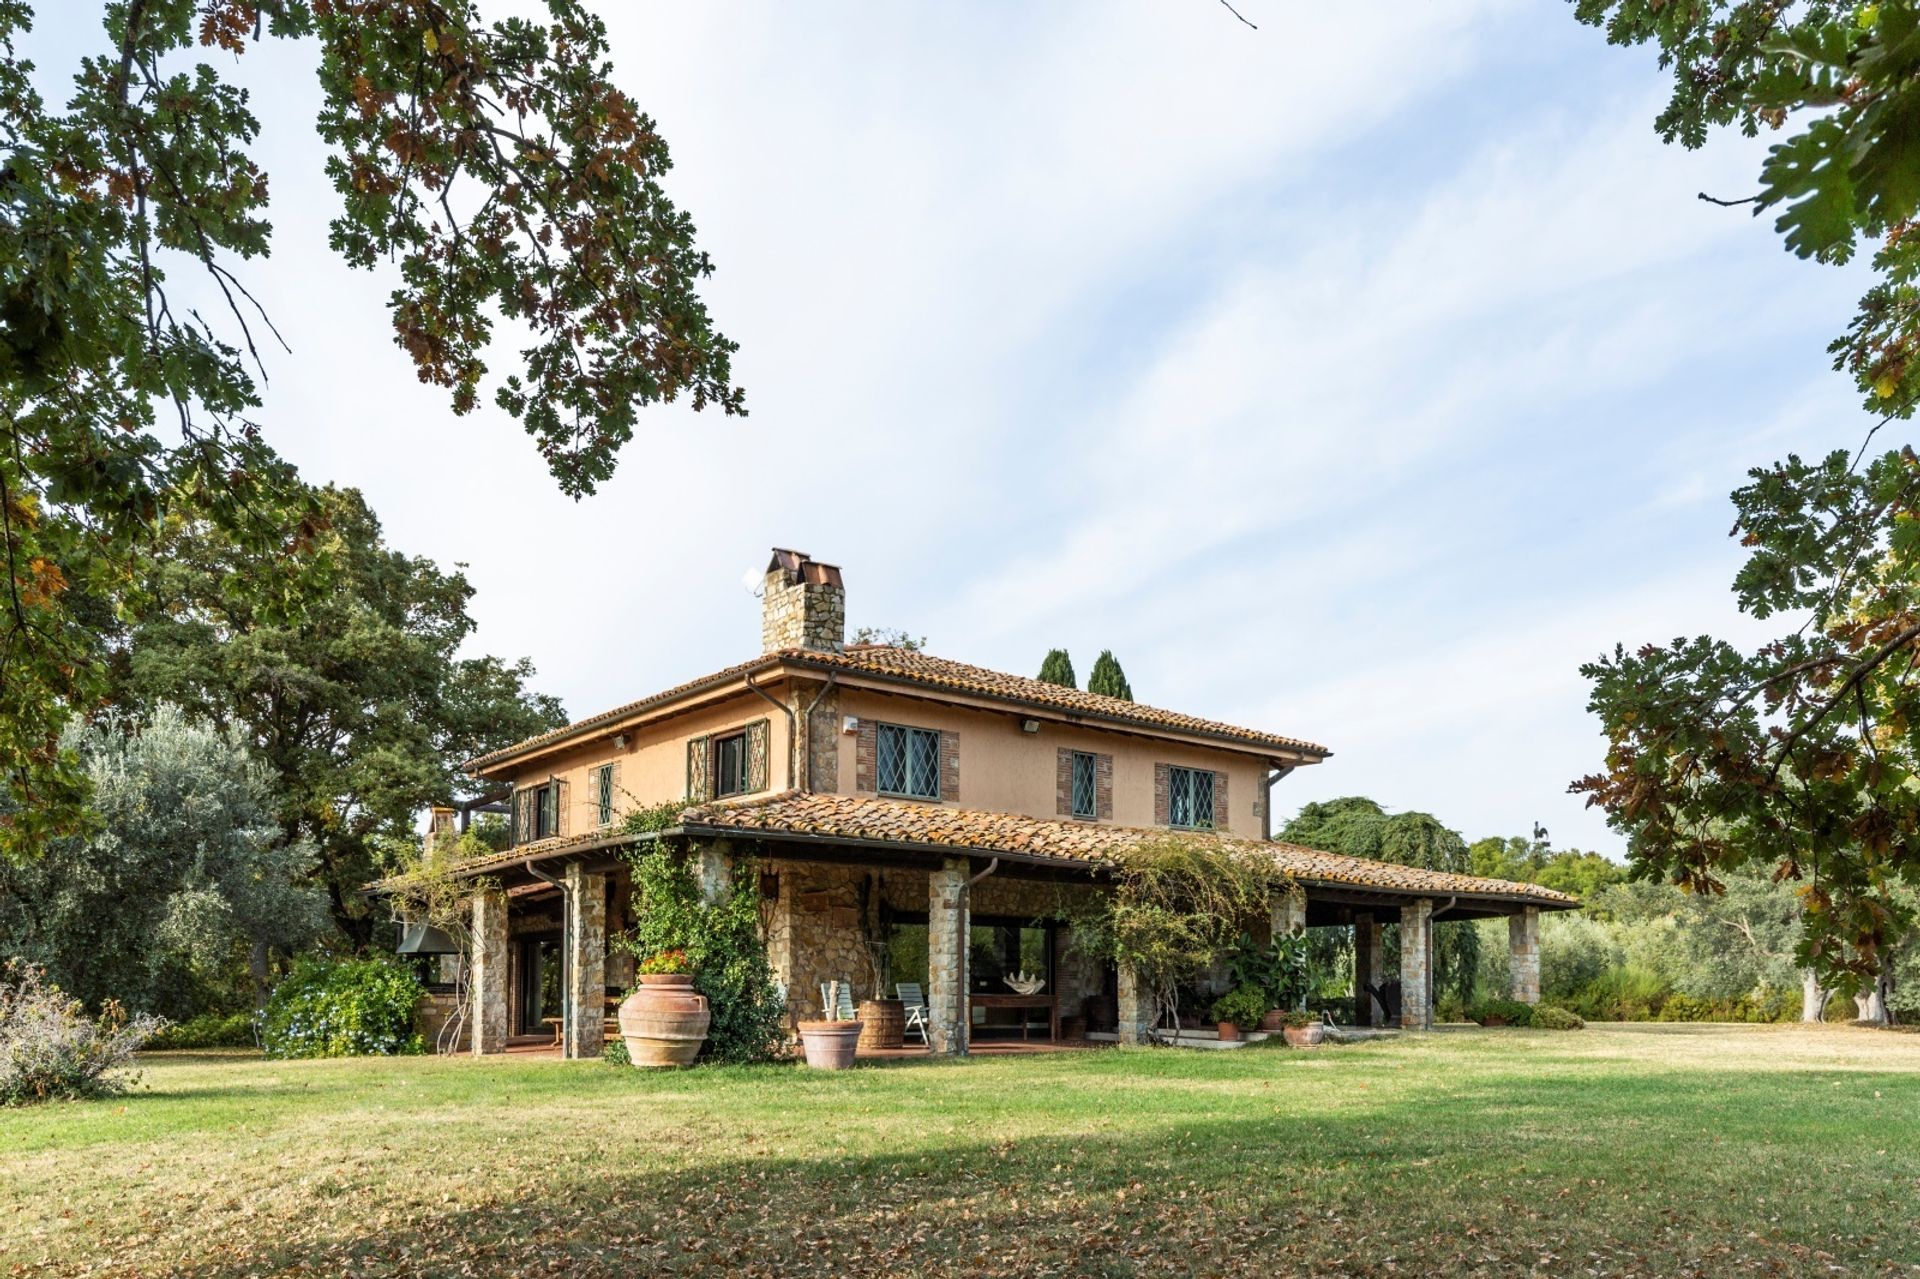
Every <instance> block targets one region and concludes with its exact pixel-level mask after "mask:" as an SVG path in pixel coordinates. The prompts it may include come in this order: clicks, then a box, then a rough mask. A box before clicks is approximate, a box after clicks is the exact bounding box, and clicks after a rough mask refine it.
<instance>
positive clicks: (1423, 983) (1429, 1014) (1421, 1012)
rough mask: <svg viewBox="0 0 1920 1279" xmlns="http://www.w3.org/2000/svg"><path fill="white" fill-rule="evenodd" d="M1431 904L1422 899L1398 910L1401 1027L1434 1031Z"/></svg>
mask: <svg viewBox="0 0 1920 1279" xmlns="http://www.w3.org/2000/svg"><path fill="white" fill-rule="evenodd" d="M1432 936H1433V903H1432V902H1431V901H1429V900H1427V899H1426V898H1424V897H1422V898H1421V899H1420V900H1419V901H1417V902H1414V903H1413V904H1412V905H1410V906H1402V907H1401V908H1400V1025H1401V1026H1402V1027H1403V1028H1405V1029H1407V1030H1431V1029H1432V1028H1433V963H1432V958H1433V957H1432V953H1431V952H1432V946H1431V945H1430V944H1429V943H1430V942H1431V940H1432Z"/></svg>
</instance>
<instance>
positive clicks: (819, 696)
mask: <svg viewBox="0 0 1920 1279" xmlns="http://www.w3.org/2000/svg"><path fill="white" fill-rule="evenodd" d="M839 682H840V676H839V674H838V673H837V672H834V671H828V672H827V682H826V683H824V684H822V685H821V686H820V691H819V692H818V693H815V694H814V695H813V700H812V701H811V702H808V703H807V713H806V715H805V716H804V717H803V718H802V722H803V723H805V724H806V726H807V785H806V790H807V793H808V794H809V795H811V794H812V793H813V712H814V708H815V707H817V706H819V705H820V703H821V701H822V700H823V699H824V698H825V697H826V695H827V694H828V693H829V692H831V691H832V690H833V688H834V686H835V685H836V684H838V683H839Z"/></svg>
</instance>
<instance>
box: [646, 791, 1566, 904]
mask: <svg viewBox="0 0 1920 1279" xmlns="http://www.w3.org/2000/svg"><path fill="white" fill-rule="evenodd" d="M681 823H682V825H684V826H686V827H688V828H689V829H693V830H706V831H738V832H741V833H743V834H746V833H752V832H755V831H766V832H775V831H778V832H787V833H793V834H804V835H820V836H824V837H828V838H839V839H859V840H879V841H897V842H901V843H908V844H920V845H933V846H938V847H947V848H956V849H967V850H969V851H973V852H982V853H1019V854H1025V855H1027V856H1033V857H1045V858H1052V859H1058V860H1062V861H1074V862H1082V863H1094V864H1102V863H1108V862H1110V861H1111V860H1112V859H1113V858H1115V857H1116V856H1118V855H1119V854H1121V853H1123V852H1124V851H1125V850H1126V849H1127V848H1129V847H1133V846H1137V845H1139V844H1142V843H1145V842H1147V841H1149V840H1154V839H1163V838H1165V837H1166V835H1167V834H1168V832H1166V831H1164V830H1154V829H1147V828H1143V827H1137V826H1111V825H1095V824H1090V823H1086V822H1070V821H1058V820H1055V819H1052V818H1043V817H1023V816H1020V815H1018V814H1013V813H987V812H978V811H974V810H971V809H964V808H949V807H947V806H945V805H941V804H931V803H918V804H917V803H912V802H910V801H903V800H892V799H880V798H870V797H866V796H853V795H820V794H808V793H804V792H800V791H786V792H783V793H780V794H776V795H770V796H763V797H759V798H755V799H751V800H738V801H729V802H723V803H714V804H706V805H702V806H699V807H696V808H690V809H688V810H687V811H686V812H685V813H683V814H682V815H681ZM1193 837H1194V838H1198V839H1206V840H1211V841H1215V842H1218V843H1220V844H1223V845H1226V846H1228V847H1231V848H1237V849H1240V850H1242V851H1245V852H1249V853H1253V852H1260V853H1264V854H1266V855H1268V856H1271V857H1272V858H1273V859H1274V860H1275V861H1277V862H1278V863H1279V864H1280V867H1281V869H1282V870H1284V871H1286V872H1287V874H1289V875H1291V876H1292V877H1293V878H1294V879H1295V880H1296V881H1297V882H1299V883H1301V884H1304V885H1306V886H1308V887H1312V886H1315V885H1320V886H1334V885H1342V884H1344V885H1349V886H1352V887H1356V888H1379V889H1389V890H1394V891H1400V892H1418V893H1425V894H1431V895H1434V896H1441V895H1448V896H1452V895H1461V896H1470V897H1497V898H1510V899H1518V900H1522V901H1526V902H1530V903H1534V904H1536V905H1543V906H1548V907H1561V908H1566V907H1573V906H1577V905H1579V899H1578V898H1575V897H1571V896H1569V895H1568V894H1566V893H1562V892H1556V891H1555V890H1553V889H1551V888H1543V887H1541V886H1540V885H1538V884H1516V883H1513V882H1511V881H1509V880H1504V879H1484V878H1481V877H1480V876H1477V875H1456V874H1452V873H1450V872H1446V871H1434V870H1422V869H1420V868H1419V867H1414V866H1399V865H1395V864H1394V863H1392V862H1376V861H1369V860H1368V859H1366V858H1364V857H1347V856H1344V855H1342V854H1339V853H1327V852H1321V851H1320V850H1318V849H1314V848H1305V847H1302V846H1301V845H1299V844H1286V843H1280V842H1278V841H1267V840H1258V839H1244V838H1237V837H1234V836H1231V835H1214V834H1200V833H1194V834H1193Z"/></svg>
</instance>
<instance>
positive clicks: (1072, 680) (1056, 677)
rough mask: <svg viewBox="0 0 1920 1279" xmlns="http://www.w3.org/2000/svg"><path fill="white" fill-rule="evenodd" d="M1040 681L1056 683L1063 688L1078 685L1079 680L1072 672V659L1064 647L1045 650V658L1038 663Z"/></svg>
mask: <svg viewBox="0 0 1920 1279" xmlns="http://www.w3.org/2000/svg"><path fill="white" fill-rule="evenodd" d="M1040 682H1041V683H1043V684H1058V685H1060V686H1061V687H1063V688H1078V687H1080V681H1079V679H1078V678H1077V677H1076V676H1075V675H1074V673H1073V659H1072V658H1071V657H1069V656H1067V650H1066V649H1064V648H1050V649H1048V650H1047V656H1046V660H1044V661H1042V662H1041V663H1040Z"/></svg>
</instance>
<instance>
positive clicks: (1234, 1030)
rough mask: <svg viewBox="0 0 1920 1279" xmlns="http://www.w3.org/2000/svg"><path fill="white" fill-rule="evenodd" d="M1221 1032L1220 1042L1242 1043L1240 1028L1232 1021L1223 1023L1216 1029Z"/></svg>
mask: <svg viewBox="0 0 1920 1279" xmlns="http://www.w3.org/2000/svg"><path fill="white" fill-rule="evenodd" d="M1215 1029H1216V1030H1218V1031H1219V1032H1220V1042H1221V1043H1223V1044H1237V1043H1239V1042H1240V1028H1239V1027H1238V1026H1236V1025H1234V1024H1233V1023H1232V1022H1230V1021H1223V1022H1221V1023H1220V1024H1219V1025H1218V1026H1216V1027H1215Z"/></svg>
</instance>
